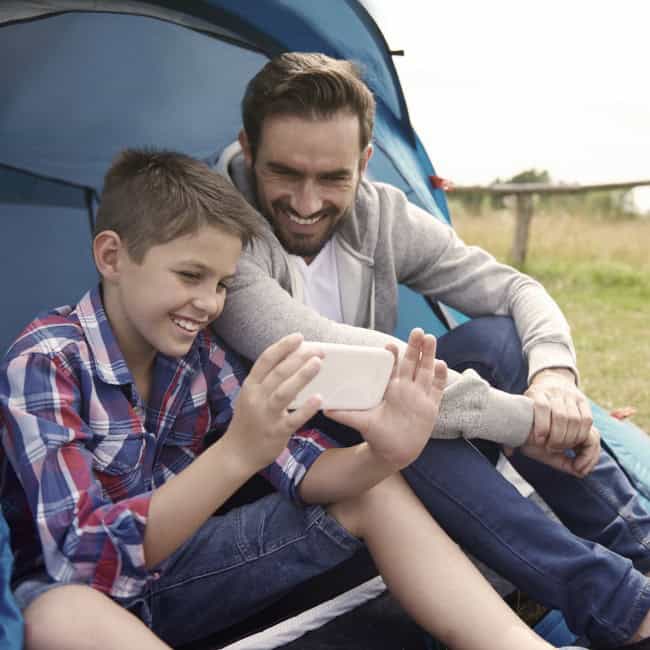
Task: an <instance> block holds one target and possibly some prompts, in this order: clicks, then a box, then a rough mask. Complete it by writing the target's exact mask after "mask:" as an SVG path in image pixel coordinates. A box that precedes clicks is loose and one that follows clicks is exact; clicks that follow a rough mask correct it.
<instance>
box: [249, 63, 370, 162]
mask: <svg viewBox="0 0 650 650" xmlns="http://www.w3.org/2000/svg"><path fill="white" fill-rule="evenodd" d="M339 111H345V112H349V113H352V114H354V115H356V116H357V117H358V118H359V145H360V148H361V151H363V150H364V149H365V148H366V147H367V146H368V144H369V143H370V139H371V137H372V129H373V126H374V121H375V98H374V97H373V95H372V93H371V92H370V89H369V88H368V86H366V84H365V83H364V82H363V81H362V79H361V73H360V71H359V68H358V67H357V66H356V65H355V64H353V63H352V62H350V61H346V60H342V59H332V58H330V57H329V56H325V55H324V54H318V53H310V52H287V53H284V54H280V55H279V56H276V57H275V58H273V59H271V60H270V61H269V62H268V63H267V64H266V65H265V66H264V67H263V68H262V69H261V70H260V71H259V72H258V73H257V74H256V75H255V76H254V77H253V78H252V79H251V81H250V82H249V83H248V86H247V87H246V92H245V94H244V98H243V100H242V119H243V123H244V130H245V132H246V136H247V138H248V142H249V144H250V147H251V153H252V155H253V158H255V155H256V153H257V148H258V146H259V141H260V134H261V131H262V125H263V123H264V120H265V119H266V118H267V117H269V116H271V115H282V114H286V115H296V116H299V117H308V118H311V119H314V118H329V117H332V116H333V115H334V114H335V113H337V112H339Z"/></svg>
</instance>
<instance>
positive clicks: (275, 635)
mask: <svg viewBox="0 0 650 650" xmlns="http://www.w3.org/2000/svg"><path fill="white" fill-rule="evenodd" d="M384 591H386V585H385V584H384V581H383V580H382V578H381V576H377V577H375V578H371V579H370V580H368V581H366V582H364V583H362V584H360V585H358V586H357V587H354V588H353V589H350V590H349V591H346V592H344V593H342V594H340V595H339V596H336V597H334V598H332V599H331V600H326V601H325V602H324V603H321V604H320V605H316V607H312V608H311V609H308V610H306V611H304V612H302V613H301V614H298V615H297V616H293V617H292V618H289V619H287V620H286V621H281V622H280V623H278V624H277V625H274V626H272V627H269V628H267V629H266V630H263V631H262V632H258V633H257V634H253V635H252V636H249V637H246V638H245V639H240V640H239V641H235V642H234V643H231V644H230V645H227V646H224V647H223V648H222V649H221V650H272V648H278V647H280V646H283V645H285V644H287V643H289V642H290V641H294V640H295V639H298V638H299V637H301V636H303V634H307V632H310V631H311V630H316V629H318V628H319V627H322V626H323V625H325V623H327V622H328V621H331V620H332V619H334V618H336V617H337V616H341V615H343V614H345V613H346V612H349V611H350V610H351V609H355V608H356V607H359V606H360V605H363V604H364V603H366V602H368V601H369V600H372V599H373V598H377V596H380V595H381V594H382V593H384Z"/></svg>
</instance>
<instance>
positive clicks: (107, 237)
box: [93, 230, 125, 282]
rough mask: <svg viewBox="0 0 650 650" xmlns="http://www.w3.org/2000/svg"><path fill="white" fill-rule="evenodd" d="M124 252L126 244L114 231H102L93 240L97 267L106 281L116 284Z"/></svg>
mask: <svg viewBox="0 0 650 650" xmlns="http://www.w3.org/2000/svg"><path fill="white" fill-rule="evenodd" d="M124 252H125V250H124V243H123V242H122V239H121V238H120V236H119V235H118V234H117V233H116V232H115V231H114V230H102V231H101V232H100V233H99V234H98V235H97V236H96V237H95V239H94V240H93V256H94V258H95V265H96V266H97V270H98V271H99V273H100V275H101V276H102V278H103V279H104V280H105V281H107V282H115V281H116V280H117V279H118V278H119V275H120V267H121V264H120V257H121V254H122V253H124Z"/></svg>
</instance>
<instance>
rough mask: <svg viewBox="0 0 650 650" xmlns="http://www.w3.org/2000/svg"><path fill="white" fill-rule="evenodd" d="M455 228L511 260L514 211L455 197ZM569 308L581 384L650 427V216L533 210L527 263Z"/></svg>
mask: <svg viewBox="0 0 650 650" xmlns="http://www.w3.org/2000/svg"><path fill="white" fill-rule="evenodd" d="M451 212H452V215H454V216H453V222H454V226H455V228H456V230H457V231H458V232H459V234H460V236H461V237H462V238H463V239H464V240H465V241H466V242H467V243H468V244H476V245H479V246H481V247H482V248H485V249H486V250H488V251H490V252H491V253H492V254H494V255H495V256H496V257H497V258H498V259H499V260H501V261H504V262H507V261H508V254H509V250H510V246H511V243H512V233H513V229H514V218H513V216H512V214H510V212H509V211H505V210H504V211H499V212H495V213H492V214H488V215H482V216H472V215H469V214H464V213H463V210H462V208H461V207H460V206H456V205H454V203H453V201H452V202H451ZM522 270H524V271H525V272H526V273H529V274H530V275H532V276H533V277H535V278H536V279H538V280H539V281H540V282H542V284H543V285H544V286H545V287H546V288H547V290H548V291H549V293H550V294H551V295H552V296H553V297H554V298H555V300H556V301H557V302H558V304H559V305H560V307H561V308H562V310H563V311H564V313H565V315H566V317H567V319H568V321H569V323H570V325H571V329H572V333H573V338H574V341H575V344H576V350H577V354H578V365H579V368H580V372H581V380H582V386H583V389H584V390H585V392H586V393H587V395H589V397H591V398H592V399H594V400H595V401H596V402H598V403H599V404H600V405H601V406H603V407H605V408H607V409H611V408H614V407H623V406H632V407H634V408H635V409H636V414H635V415H634V416H633V417H632V418H631V419H632V421H633V422H635V423H636V424H638V425H639V426H640V427H641V428H642V429H644V430H646V431H648V432H650V218H645V219H626V220H603V219H598V218H594V217H575V216H568V215H564V216H563V215H553V216H550V215H535V217H534V218H533V221H532V225H531V236H530V241H529V249H528V257H527V260H526V265H525V268H523V269H522Z"/></svg>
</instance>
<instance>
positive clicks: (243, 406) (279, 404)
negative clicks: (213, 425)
mask: <svg viewBox="0 0 650 650" xmlns="http://www.w3.org/2000/svg"><path fill="white" fill-rule="evenodd" d="M302 340H303V337H302V335H300V334H289V335H288V336H285V337H284V338H282V339H280V340H279V341H278V342H277V343H274V344H273V345H271V346H270V347H268V348H267V349H266V350H265V351H264V352H263V353H262V355H261V356H260V357H259V359H258V360H257V361H256V362H255V365H254V366H253V367H252V369H251V371H250V373H249V375H248V377H247V378H246V381H245V382H244V383H243V385H242V388H241V391H240V393H239V396H238V397H237V401H236V402H235V413H234V415H233V418H232V422H231V423H230V426H229V427H228V430H227V432H226V434H225V435H224V438H227V439H228V442H229V443H230V445H231V448H232V449H233V450H234V452H235V454H236V456H237V457H238V459H239V460H240V461H242V462H244V463H245V464H246V466H247V467H250V468H251V473H253V472H255V471H258V470H260V469H262V468H263V467H266V466H267V465H268V464H269V463H271V462H273V461H274V460H275V459H276V458H277V457H278V456H279V455H280V454H281V453H282V450H283V449H284V448H285V447H286V445H287V442H288V441H289V438H290V437H291V435H292V434H293V433H294V432H295V431H296V430H297V429H299V428H300V427H301V426H302V425H303V424H304V423H305V422H306V421H307V420H308V419H309V418H311V417H312V416H313V415H315V414H316V411H318V409H319V408H320V398H318V397H316V396H313V397H310V398H309V399H308V400H307V401H306V402H305V403H304V404H303V405H302V406H301V407H300V408H298V409H296V410H295V411H293V412H290V411H288V410H287V407H288V406H289V404H290V403H291V402H292V401H293V399H294V398H295V397H296V395H297V394H298V393H299V392H300V390H301V389H302V388H303V387H304V386H306V385H307V384H308V383H309V381H310V380H311V379H312V378H313V377H315V376H316V374H317V373H318V371H319V369H320V359H319V358H318V356H317V355H316V353H315V352H313V351H312V352H309V351H305V350H304V348H300V344H301V343H302Z"/></svg>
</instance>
